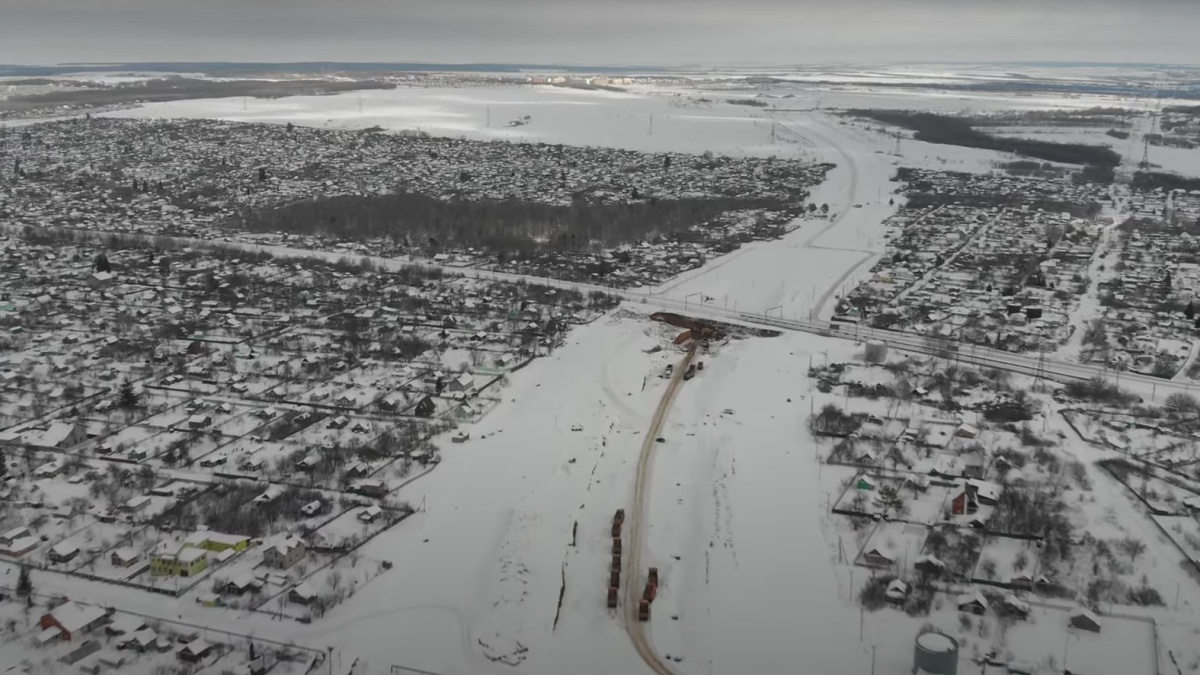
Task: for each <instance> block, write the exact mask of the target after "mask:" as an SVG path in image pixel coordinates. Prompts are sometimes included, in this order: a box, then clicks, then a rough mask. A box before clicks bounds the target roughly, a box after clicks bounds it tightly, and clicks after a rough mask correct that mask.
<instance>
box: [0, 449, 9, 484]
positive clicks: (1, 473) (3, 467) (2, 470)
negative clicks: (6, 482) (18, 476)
mask: <svg viewBox="0 0 1200 675" xmlns="http://www.w3.org/2000/svg"><path fill="white" fill-rule="evenodd" d="M7 475H8V462H7V461H6V460H5V458H4V453H3V452H0V478H3V477H5V476H7Z"/></svg>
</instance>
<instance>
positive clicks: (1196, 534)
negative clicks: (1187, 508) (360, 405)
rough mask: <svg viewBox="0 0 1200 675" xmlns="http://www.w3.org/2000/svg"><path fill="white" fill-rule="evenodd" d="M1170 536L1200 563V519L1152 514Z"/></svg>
mask: <svg viewBox="0 0 1200 675" xmlns="http://www.w3.org/2000/svg"><path fill="white" fill-rule="evenodd" d="M1151 518H1153V519H1154V521H1155V522H1157V523H1158V524H1159V525H1161V526H1162V528H1163V529H1164V530H1166V531H1167V534H1168V536H1170V537H1171V539H1172V540H1173V541H1174V542H1175V543H1176V544H1178V545H1179V547H1180V548H1182V549H1183V550H1184V551H1185V552H1186V553H1187V555H1188V556H1189V557H1190V558H1191V559H1192V560H1193V561H1195V563H1196V564H1197V565H1200V519H1197V517H1195V516H1151Z"/></svg>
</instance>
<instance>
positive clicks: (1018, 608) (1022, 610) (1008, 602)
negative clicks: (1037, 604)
mask: <svg viewBox="0 0 1200 675" xmlns="http://www.w3.org/2000/svg"><path fill="white" fill-rule="evenodd" d="M1004 611H1005V612H1007V613H1008V614H1012V615H1015V616H1020V617H1026V616H1029V611H1030V607H1029V603H1027V602H1025V601H1024V600H1021V599H1020V598H1018V597H1017V596H1015V595H1013V594H1012V593H1009V594H1008V595H1006V596H1004Z"/></svg>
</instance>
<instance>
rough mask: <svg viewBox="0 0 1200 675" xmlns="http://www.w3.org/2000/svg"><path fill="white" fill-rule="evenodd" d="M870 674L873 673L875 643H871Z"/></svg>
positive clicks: (873, 674) (872, 674)
mask: <svg viewBox="0 0 1200 675" xmlns="http://www.w3.org/2000/svg"><path fill="white" fill-rule="evenodd" d="M871 675H875V645H873V644H872V645H871Z"/></svg>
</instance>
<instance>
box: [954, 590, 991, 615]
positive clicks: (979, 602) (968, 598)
mask: <svg viewBox="0 0 1200 675" xmlns="http://www.w3.org/2000/svg"><path fill="white" fill-rule="evenodd" d="M955 604H956V605H957V606H958V611H960V612H967V613H969V614H978V615H980V616H982V615H983V614H985V613H986V612H987V609H988V602H987V598H985V597H983V594H982V593H980V592H979V591H977V590H976V591H972V592H970V593H964V594H963V595H960V596H958V600H957V601H956V603H955Z"/></svg>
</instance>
